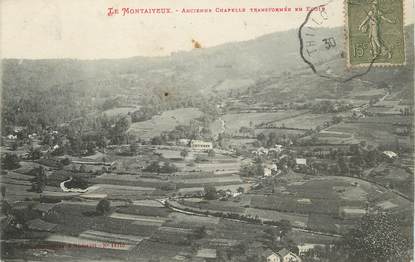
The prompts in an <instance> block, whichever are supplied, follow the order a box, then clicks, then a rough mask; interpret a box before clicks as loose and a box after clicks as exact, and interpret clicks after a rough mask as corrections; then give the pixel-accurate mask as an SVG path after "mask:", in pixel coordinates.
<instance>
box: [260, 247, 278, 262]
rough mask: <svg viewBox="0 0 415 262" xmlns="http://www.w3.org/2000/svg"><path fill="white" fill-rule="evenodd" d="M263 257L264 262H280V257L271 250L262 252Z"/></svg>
mask: <svg viewBox="0 0 415 262" xmlns="http://www.w3.org/2000/svg"><path fill="white" fill-rule="evenodd" d="M263 255H264V257H265V261H266V262H280V261H281V260H280V257H279V256H278V255H277V254H276V253H275V252H274V251H272V250H271V249H267V250H265V251H264V254H263Z"/></svg>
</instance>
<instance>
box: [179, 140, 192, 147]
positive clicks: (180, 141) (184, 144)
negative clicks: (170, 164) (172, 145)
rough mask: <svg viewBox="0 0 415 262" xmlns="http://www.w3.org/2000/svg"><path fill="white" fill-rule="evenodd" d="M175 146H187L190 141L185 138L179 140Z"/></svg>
mask: <svg viewBox="0 0 415 262" xmlns="http://www.w3.org/2000/svg"><path fill="white" fill-rule="evenodd" d="M177 144H178V145H180V146H189V144H190V139H187V138H181V139H179V140H178V141H177Z"/></svg>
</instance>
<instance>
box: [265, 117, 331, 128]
mask: <svg viewBox="0 0 415 262" xmlns="http://www.w3.org/2000/svg"><path fill="white" fill-rule="evenodd" d="M334 115H335V114H311V113H309V114H304V115H300V116H297V117H293V118H289V119H285V120H282V121H275V122H274V123H272V124H273V125H274V126H276V127H285V128H296V129H300V130H306V129H315V128H316V127H317V126H320V127H323V126H324V123H325V122H327V121H330V119H331V118H332V117H333V116H334Z"/></svg>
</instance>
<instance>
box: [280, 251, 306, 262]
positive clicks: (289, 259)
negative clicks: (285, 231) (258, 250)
mask: <svg viewBox="0 0 415 262" xmlns="http://www.w3.org/2000/svg"><path fill="white" fill-rule="evenodd" d="M278 255H279V256H280V258H281V260H280V261H281V262H301V258H300V257H299V256H297V255H296V254H294V253H293V252H290V251H289V250H288V249H286V248H283V249H281V250H280V251H278Z"/></svg>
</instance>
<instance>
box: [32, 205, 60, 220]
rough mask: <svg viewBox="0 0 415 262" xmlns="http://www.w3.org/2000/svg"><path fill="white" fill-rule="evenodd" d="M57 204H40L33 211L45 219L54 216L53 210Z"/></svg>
mask: <svg viewBox="0 0 415 262" xmlns="http://www.w3.org/2000/svg"><path fill="white" fill-rule="evenodd" d="M56 205H57V204H55V203H40V204H39V205H37V206H35V207H34V208H33V210H35V211H36V212H38V213H39V215H40V216H42V217H45V216H47V215H51V214H53V208H54V207H55V206H56Z"/></svg>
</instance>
